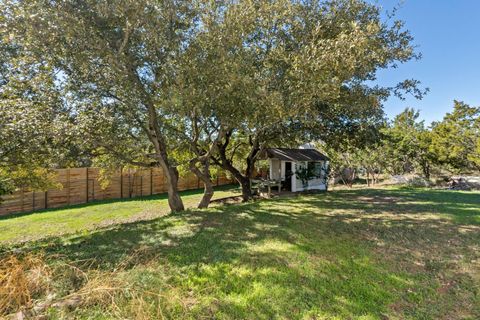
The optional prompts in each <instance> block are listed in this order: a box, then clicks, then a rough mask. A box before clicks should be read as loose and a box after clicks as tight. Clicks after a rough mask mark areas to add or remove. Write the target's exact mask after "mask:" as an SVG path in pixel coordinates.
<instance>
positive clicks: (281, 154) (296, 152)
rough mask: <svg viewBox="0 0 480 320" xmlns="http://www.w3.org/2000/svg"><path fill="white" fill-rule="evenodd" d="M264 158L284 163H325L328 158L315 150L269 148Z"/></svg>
mask: <svg viewBox="0 0 480 320" xmlns="http://www.w3.org/2000/svg"><path fill="white" fill-rule="evenodd" d="M262 158H264V159H267V158H276V159H279V160H284V161H325V160H328V157H327V156H325V155H324V154H322V153H320V152H319V151H318V150H315V149H289V148H268V149H265V153H264V154H263V156H262Z"/></svg>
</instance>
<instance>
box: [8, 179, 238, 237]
mask: <svg viewBox="0 0 480 320" xmlns="http://www.w3.org/2000/svg"><path fill="white" fill-rule="evenodd" d="M215 189H216V192H215V195H214V199H219V198H222V197H227V196H232V195H238V194H239V191H238V190H237V189H236V187H235V186H233V185H226V186H221V187H216V188H215ZM202 192H203V191H202V190H200V189H199V190H190V191H184V192H181V194H182V198H183V201H184V203H185V206H186V207H189V208H194V207H195V206H196V205H197V203H198V201H199V200H200V199H201V197H202ZM168 212H169V208H168V203H167V198H166V194H160V195H154V196H150V197H143V198H134V199H124V200H121V201H119V200H107V201H98V202H92V203H89V204H81V205H75V206H71V207H67V208H60V209H48V210H42V211H38V212H35V213H28V214H18V215H14V216H5V217H1V216H0V243H2V242H3V243H5V242H13V243H15V242H19V241H27V240H36V239H41V238H46V237H51V236H59V235H64V234H71V233H77V232H88V230H92V229H96V228H98V227H105V226H108V225H113V224H118V223H124V222H132V221H136V220H147V219H152V218H158V217H160V216H163V215H165V214H167V213H168Z"/></svg>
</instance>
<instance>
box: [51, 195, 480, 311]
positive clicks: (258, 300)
mask: <svg viewBox="0 0 480 320" xmlns="http://www.w3.org/2000/svg"><path fill="white" fill-rule="evenodd" d="M434 197H438V199H439V200H440V199H441V200H442V202H441V204H439V205H435V204H431V203H430V202H432V199H431V198H428V197H427V198H425V199H423V198H422V197H419V196H418V195H417V194H416V193H415V191H409V190H399V191H397V190H381V191H378V190H376V191H375V192H371V191H369V190H366V191H363V190H362V191H345V192H343V191H342V192H337V191H335V192H333V193H331V194H328V195H323V194H321V195H314V196H302V197H298V198H290V199H274V200H269V201H259V202H255V203H249V204H241V205H235V206H222V207H218V208H213V209H210V210H208V211H198V210H192V211H186V212H182V213H177V214H171V215H169V216H166V217H162V218H159V219H156V220H153V221H144V222H135V223H129V224H123V225H119V226H116V227H114V228H113V229H109V230H103V231H96V232H93V233H91V234H88V235H84V236H77V237H72V238H69V239H67V240H65V239H63V240H60V239H58V240H57V241H56V242H49V246H48V247H46V251H47V254H49V255H52V257H58V255H60V256H62V257H64V258H63V259H66V260H68V261H70V262H75V261H85V260H92V261H93V262H94V264H92V263H90V264H89V267H90V268H92V267H93V268H98V269H99V270H105V271H108V270H112V269H113V268H116V267H118V266H119V265H122V266H123V268H124V269H125V270H127V272H128V270H135V271H136V272H139V273H140V274H142V275H143V276H144V278H146V279H152V278H159V273H160V274H162V272H167V273H168V277H167V278H168V279H167V280H165V283H163V285H164V287H163V288H164V289H165V290H168V288H171V287H176V288H179V290H180V291H181V292H182V293H183V294H184V295H185V296H187V295H193V296H194V297H195V303H193V305H192V306H191V307H189V308H188V310H186V311H184V313H182V314H180V315H178V314H177V316H179V317H182V318H187V317H188V318H198V317H215V318H230V319H239V318H242V319H272V318H289V319H293V318H304V317H312V318H315V317H327V318H328V317H339V318H356V317H360V316H370V317H372V318H382V317H384V316H385V314H386V315H392V314H394V313H396V312H400V313H401V314H404V313H406V312H407V313H408V312H414V313H415V312H417V313H415V316H422V314H421V311H413V310H412V309H418V308H419V305H418V303H417V304H413V305H408V303H411V302H410V300H409V299H410V296H409V294H410V293H408V292H409V290H419V291H420V292H419V293H418V294H420V295H431V296H428V299H425V301H430V303H432V301H435V300H432V299H434V298H435V294H432V293H431V292H430V291H431V290H432V289H431V288H423V289H422V288H415V286H418V285H419V284H418V283H416V281H417V280H418V278H416V276H415V274H414V273H412V272H410V271H411V270H410V269H409V268H405V269H403V268H396V266H393V265H392V264H391V263H401V264H404V265H407V266H408V267H410V266H413V265H414V264H415V259H418V256H417V255H416V252H415V251H421V252H422V254H427V253H428V251H429V250H432V248H433V249H434V248H435V247H436V246H438V247H441V246H443V245H445V244H446V243H447V242H448V241H449V240H451V238H452V234H451V232H452V228H453V227H454V226H455V225H454V223H452V222H447V221H443V220H439V219H433V218H431V217H425V219H417V218H416V216H415V215H419V216H421V215H422V214H424V213H425V212H431V210H432V208H433V209H435V210H436V211H435V212H437V213H447V214H452V215H453V217H454V221H456V220H455V215H454V214H453V213H452V212H453V211H455V212H456V213H457V214H458V212H457V211H456V210H453V209H450V208H449V207H456V206H460V207H461V206H462V205H467V206H470V205H471V206H476V205H477V203H478V202H477V199H475V198H473V197H470V196H469V195H468V194H466V195H465V196H464V195H463V194H462V196H461V198H460V200H461V201H462V202H461V203H459V204H457V202H456V201H457V200H458V199H457V200H455V199H450V198H448V197H444V195H443V193H439V194H438V195H437V194H434ZM392 199H393V200H392ZM392 201H394V202H392ZM372 202H373V203H372ZM411 202H415V203H414V204H411ZM432 206H433V207H432ZM422 210H424V211H422ZM465 210H467V209H465ZM385 211H388V212H390V213H392V212H393V213H395V214H398V215H399V216H402V215H404V216H405V217H402V218H401V219H397V220H395V219H392V217H385V216H382V214H383V213H384V212H385ZM467 211H468V210H467ZM467 213H470V212H469V211H468V212H461V213H460V216H461V217H465V215H466V214H467ZM412 215H413V217H412ZM473 216H475V215H473ZM471 236H472V237H476V238H477V239H478V235H476V236H475V235H471ZM464 240H465V239H463V238H462V239H460V240H459V241H461V242H460V243H458V245H457V246H456V247H455V248H462V250H464V251H465V250H468V249H467V248H465V242H464ZM375 241H383V242H384V243H386V244H387V247H388V248H389V250H392V249H393V250H395V251H392V252H390V251H388V250H387V251H382V252H381V253H382V254H383V253H385V252H387V253H389V254H392V256H394V255H395V254H398V255H399V257H395V258H392V257H382V256H378V255H377V253H376V251H375V249H376V244H375ZM469 243H470V242H469ZM473 243H474V242H473ZM401 250H403V251H401ZM132 257H133V258H132ZM391 259H394V261H391ZM142 265H145V266H146V265H148V266H150V267H149V268H144V269H142ZM152 265H153V266H154V267H152ZM443 267H444V266H443V265H442V266H440V268H443ZM161 270H168V271H161ZM406 271H408V272H406ZM132 272H133V271H132ZM160 278H162V277H160ZM132 281H133V280H132ZM162 281H163V280H162ZM142 285H143V286H146V287H147V288H148V289H149V290H163V289H162V288H161V286H160V287H159V286H158V281H151V283H149V282H148V281H147V282H146V283H145V282H144V281H143V282H142ZM412 288H413V289H412ZM414 293H415V292H414ZM468 298H469V299H470V298H471V297H468ZM429 299H430V300H429ZM398 300H402V303H404V304H405V305H402V308H403V309H402V310H400V311H399V310H397V309H395V308H393V307H392V306H393V305H394V304H396V303H397V302H398ZM439 301H440V302H441V300H438V301H436V302H437V303H438V302H439ZM469 301H470V300H469ZM467 302H468V301H467ZM420 303H422V302H420ZM423 303H425V302H423ZM427 304H428V303H427ZM439 305H441V304H439ZM422 307H424V308H425V309H428V306H427V305H425V306H422ZM419 309H422V308H419ZM418 312H420V313H418ZM425 312H427V311H425ZM429 312H430V311H429ZM435 312H436V314H435V315H436V316H439V317H441V316H445V312H447V311H446V310H445V309H442V307H440V306H439V307H438V310H437V311H435ZM172 316H174V315H172Z"/></svg>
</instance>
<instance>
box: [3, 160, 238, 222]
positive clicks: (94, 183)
mask: <svg viewBox="0 0 480 320" xmlns="http://www.w3.org/2000/svg"><path fill="white" fill-rule="evenodd" d="M56 174H57V178H56V182H57V183H59V184H61V186H62V187H60V188H57V189H51V190H47V191H39V192H22V191H19V192H16V193H14V194H11V195H7V196H4V197H2V199H3V200H4V201H3V202H2V203H0V216H1V215H7V214H11V213H21V212H29V211H35V210H41V209H47V208H60V207H64V206H68V205H73V204H82V203H88V202H91V201H95V200H106V199H123V198H134V197H141V196H147V195H152V194H159V193H165V192H167V185H166V181H165V176H164V174H163V172H162V169H160V168H152V169H147V170H128V169H127V170H118V171H117V172H115V173H114V174H113V175H111V176H110V178H109V181H110V183H109V185H108V186H107V187H106V188H102V187H101V185H100V181H99V177H100V173H99V169H98V168H71V169H58V170H56ZM229 183H232V180H230V179H228V178H227V176H226V175H225V174H224V173H219V175H218V177H217V178H216V179H215V180H214V184H215V185H217V186H218V185H225V184H229ZM202 186H203V184H202V183H201V182H200V180H199V179H198V178H197V177H196V176H195V175H194V174H192V173H189V174H187V175H186V176H185V177H180V179H179V182H178V188H179V190H181V191H182V190H191V189H197V188H201V187H202Z"/></svg>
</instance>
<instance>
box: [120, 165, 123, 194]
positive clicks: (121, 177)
mask: <svg viewBox="0 0 480 320" xmlns="http://www.w3.org/2000/svg"><path fill="white" fill-rule="evenodd" d="M120 199H123V167H120Z"/></svg>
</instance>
